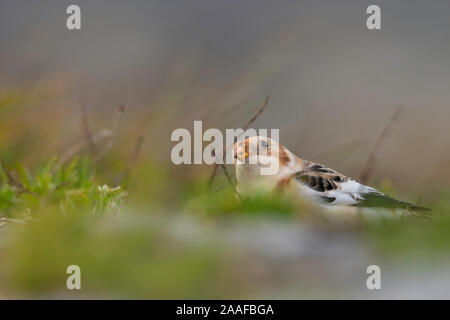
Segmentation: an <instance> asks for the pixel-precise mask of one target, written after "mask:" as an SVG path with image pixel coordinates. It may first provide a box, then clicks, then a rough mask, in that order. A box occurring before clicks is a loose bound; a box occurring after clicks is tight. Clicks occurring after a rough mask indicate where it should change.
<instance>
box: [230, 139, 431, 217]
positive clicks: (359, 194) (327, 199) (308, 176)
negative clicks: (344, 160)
mask: <svg viewBox="0 0 450 320" xmlns="http://www.w3.org/2000/svg"><path fill="white" fill-rule="evenodd" d="M234 158H235V165H236V177H237V182H238V185H237V190H238V192H239V193H244V194H248V193H250V192H252V191H255V190H258V191H259V190H262V191H271V190H276V189H280V190H283V189H286V188H288V187H289V188H290V189H292V187H294V190H295V192H297V193H298V195H299V196H302V197H303V198H307V199H310V200H312V201H313V202H315V203H318V204H320V205H324V206H327V207H329V208H331V207H337V206H341V207H342V206H347V207H349V206H352V207H370V208H389V209H394V210H396V209H399V210H401V211H402V214H403V213H410V214H414V212H415V211H421V210H430V209H428V208H423V207H419V206H416V205H413V204H411V203H408V202H404V201H401V200H396V199H393V198H391V197H389V196H387V195H385V194H383V193H381V192H379V191H378V190H376V189H374V188H372V187H368V186H365V185H363V184H361V183H359V182H357V181H355V180H354V179H351V178H349V177H346V176H344V175H343V174H341V173H339V172H337V171H335V170H333V169H330V168H327V167H325V166H323V165H320V164H317V163H313V162H310V161H307V160H303V159H300V158H299V157H297V156H295V155H294V154H293V153H292V152H290V151H289V150H288V149H286V148H285V147H284V146H282V145H281V144H278V143H277V142H276V141H274V140H272V139H270V138H267V137H261V136H254V137H251V138H247V139H245V140H244V141H240V142H237V143H236V144H235V145H234ZM271 161H277V163H278V166H277V168H278V170H277V172H276V173H275V174H272V175H262V174H261V171H260V170H261V168H263V167H267V166H268V165H269V163H270V162H271Z"/></svg>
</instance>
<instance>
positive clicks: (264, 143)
mask: <svg viewBox="0 0 450 320" xmlns="http://www.w3.org/2000/svg"><path fill="white" fill-rule="evenodd" d="M261 146H262V147H263V148H266V149H267V141H261Z"/></svg>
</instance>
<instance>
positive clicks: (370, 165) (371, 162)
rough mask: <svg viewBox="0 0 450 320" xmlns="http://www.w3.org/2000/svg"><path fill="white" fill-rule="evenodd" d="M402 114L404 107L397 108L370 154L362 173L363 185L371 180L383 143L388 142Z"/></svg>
mask: <svg viewBox="0 0 450 320" xmlns="http://www.w3.org/2000/svg"><path fill="white" fill-rule="evenodd" d="M402 112H403V107H402V106H399V107H397V109H396V110H395V112H394V114H393V115H392V117H391V118H390V119H389V121H388V123H387V124H386V126H385V127H384V128H383V130H382V131H381V133H380V135H379V136H378V139H377V141H376V143H375V145H374V146H373V148H372V151H371V152H370V154H369V157H368V158H367V162H366V165H365V167H364V169H363V170H362V171H361V178H360V181H361V183H367V181H368V180H369V177H370V175H371V174H372V172H373V170H374V168H375V164H376V160H377V159H376V157H377V153H378V151H379V149H380V147H381V146H382V145H383V143H384V142H385V141H386V140H387V137H388V136H389V133H390V131H391V129H392V127H393V125H394V124H395V123H396V122H397V121H398V119H399V118H400V115H401V113H402Z"/></svg>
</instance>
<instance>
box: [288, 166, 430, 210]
mask: <svg viewBox="0 0 450 320" xmlns="http://www.w3.org/2000/svg"><path fill="white" fill-rule="evenodd" d="M294 179H295V181H296V182H297V183H298V184H299V186H300V188H301V191H302V193H304V194H305V195H306V196H308V197H311V198H313V199H315V200H317V201H319V202H321V203H324V204H330V205H350V206H360V207H378V208H402V209H407V210H429V209H428V208H423V207H418V206H415V205H413V204H411V203H408V202H404V201H401V200H396V199H393V198H391V197H389V196H387V195H385V194H383V193H381V192H379V191H378V190H376V189H374V188H372V187H368V186H366V185H363V184H361V183H359V182H357V181H355V180H353V179H351V178H348V177H346V176H344V175H342V174H340V173H339V172H336V171H334V170H332V169H330V168H327V167H325V166H322V165H320V164H315V163H310V164H309V165H308V166H307V167H306V168H305V169H304V170H302V171H299V172H297V173H295V174H294Z"/></svg>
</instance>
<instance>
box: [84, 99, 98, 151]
mask: <svg viewBox="0 0 450 320" xmlns="http://www.w3.org/2000/svg"><path fill="white" fill-rule="evenodd" d="M80 109H81V119H80V120H81V129H82V131H83V134H84V137H85V139H86V140H87V141H88V142H89V147H90V148H92V150H93V151H97V146H96V144H95V142H94V140H93V136H92V131H91V127H90V125H89V119H88V115H87V111H86V105H85V104H84V102H82V103H81V104H80Z"/></svg>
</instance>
